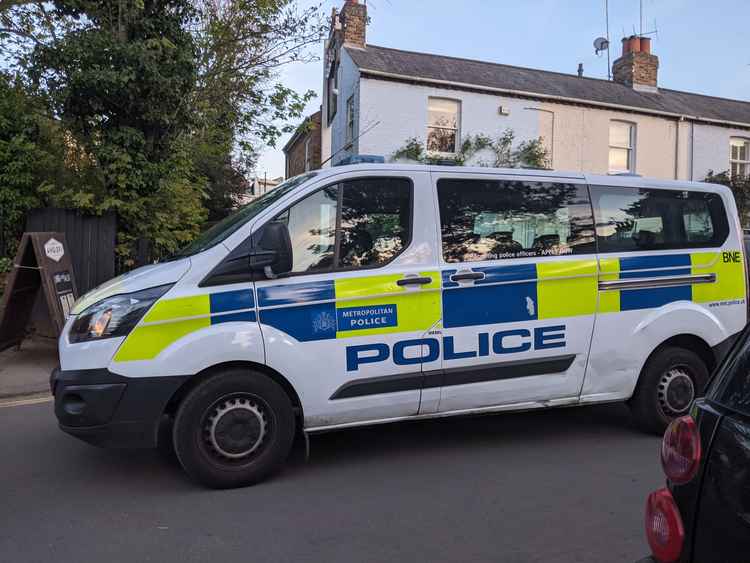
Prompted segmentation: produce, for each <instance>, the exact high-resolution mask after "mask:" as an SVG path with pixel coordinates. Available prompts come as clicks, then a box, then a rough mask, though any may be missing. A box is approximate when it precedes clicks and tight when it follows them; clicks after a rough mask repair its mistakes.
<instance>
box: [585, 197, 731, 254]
mask: <svg viewBox="0 0 750 563" xmlns="http://www.w3.org/2000/svg"><path fill="white" fill-rule="evenodd" d="M591 197H592V203H593V205H594V215H595V218H596V238H597V242H598V244H599V252H634V251H639V250H669V249H677V248H705V247H716V246H721V245H722V244H723V243H724V241H725V240H726V238H727V236H728V235H729V223H728V221H727V217H726V211H725V210H724V203H723V202H722V200H721V197H720V196H719V195H718V194H715V193H708V192H695V191H680V190H661V189H651V188H627V187H606V186H592V187H591Z"/></svg>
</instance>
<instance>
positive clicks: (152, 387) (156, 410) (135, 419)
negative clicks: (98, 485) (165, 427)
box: [50, 369, 187, 448]
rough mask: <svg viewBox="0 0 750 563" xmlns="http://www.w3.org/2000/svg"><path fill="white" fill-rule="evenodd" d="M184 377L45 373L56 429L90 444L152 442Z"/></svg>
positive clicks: (92, 371)
mask: <svg viewBox="0 0 750 563" xmlns="http://www.w3.org/2000/svg"><path fill="white" fill-rule="evenodd" d="M186 379H187V377H182V376H172V377H123V376H121V375H117V374H115V373H112V372H111V371H109V370H108V369H85V370H69V371H62V370H60V369H55V370H53V371H52V374H51V376H50V388H51V391H52V394H53V395H54V396H55V416H57V420H58V422H59V424H60V429H61V430H62V431H63V432H67V433H68V434H71V435H72V436H75V437H76V438H80V439H81V440H84V441H86V442H88V443H90V444H93V445H95V446H102V447H110V448H149V447H155V446H156V441H157V435H158V430H159V423H160V422H161V418H162V415H163V414H164V409H165V407H166V405H167V403H168V402H169V399H171V398H172V396H173V395H174V394H175V392H176V391H177V389H179V387H180V386H181V385H182V384H183V383H184V381H185V380H186Z"/></svg>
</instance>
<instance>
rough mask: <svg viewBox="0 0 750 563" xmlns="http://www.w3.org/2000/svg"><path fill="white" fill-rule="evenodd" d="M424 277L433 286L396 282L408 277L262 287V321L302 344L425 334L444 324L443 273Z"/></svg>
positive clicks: (260, 293)
mask: <svg viewBox="0 0 750 563" xmlns="http://www.w3.org/2000/svg"><path fill="white" fill-rule="evenodd" d="M419 275H420V276H424V277H430V278H432V282H431V283H429V284H426V285H422V286H420V289H419V290H417V291H414V290H411V291H410V290H408V289H407V288H405V287H402V286H399V285H398V284H397V283H396V282H397V281H398V280H400V279H402V278H403V274H390V275H381V276H366V277H356V278H343V279H336V280H327V281H319V282H311V283H299V284H286V285H278V286H267V287H262V288H259V289H258V307H259V309H260V322H261V323H262V324H264V325H269V326H272V327H274V328H276V329H278V330H280V331H283V332H285V333H287V334H288V335H289V336H291V337H292V338H294V339H296V340H298V341H300V342H310V341H315V340H329V339H334V338H351V337H355V336H371V335H377V334H389V333H395V332H415V331H416V332H418V331H426V330H429V329H430V328H431V327H433V326H434V325H435V324H436V323H437V322H439V321H440V313H441V308H440V291H439V290H440V274H439V273H438V272H420V274H419ZM374 319H377V320H378V321H381V322H380V324H378V325H373V324H369V323H368V322H367V321H369V320H374ZM359 320H361V323H360V322H358V321H359Z"/></svg>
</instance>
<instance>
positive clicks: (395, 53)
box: [321, 0, 750, 180]
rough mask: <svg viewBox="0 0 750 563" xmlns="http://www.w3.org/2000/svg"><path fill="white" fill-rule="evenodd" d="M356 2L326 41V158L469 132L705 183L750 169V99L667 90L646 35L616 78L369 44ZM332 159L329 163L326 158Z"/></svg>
mask: <svg viewBox="0 0 750 563" xmlns="http://www.w3.org/2000/svg"><path fill="white" fill-rule="evenodd" d="M366 22H367V7H366V6H365V5H364V4H360V3H359V2H358V1H357V0H347V1H346V2H345V4H344V6H343V8H342V9H341V11H340V12H337V11H336V10H334V11H333V13H332V30H331V34H330V36H329V38H328V41H327V42H326V49H325V62H324V95H323V106H322V119H321V122H322V123H321V126H322V139H321V145H322V147H321V153H322V154H321V156H322V158H321V160H322V161H323V162H324V166H328V165H331V164H336V163H338V162H340V161H341V160H342V159H344V158H346V157H348V156H351V155H361V154H372V155H383V156H385V157H386V159H389V157H390V156H391V155H393V153H394V152H395V151H396V150H398V149H399V148H401V147H403V145H404V143H405V142H406V141H407V139H409V138H417V139H420V140H421V141H422V142H423V143H426V146H427V148H428V149H430V150H432V151H433V152H436V153H441V154H443V153H451V152H452V151H453V150H455V147H456V146H458V145H459V143H460V142H461V139H462V138H466V136H468V135H475V134H479V133H481V134H485V135H489V136H493V137H497V136H498V135H500V134H501V133H502V132H503V131H505V130H506V129H508V128H510V129H512V130H513V131H514V132H515V135H516V140H517V141H522V140H531V139H537V138H540V137H541V138H542V142H543V143H544V145H545V147H546V148H547V151H548V155H549V157H550V160H551V166H552V168H555V169H560V170H578V171H586V172H594V173H605V174H606V173H622V172H631V173H636V174H641V175H644V176H652V177H656V178H665V179H667V178H677V179H689V180H702V179H704V178H705V176H706V174H707V173H708V171H709V170H713V171H714V172H722V171H725V170H730V171H731V172H732V173H734V174H743V175H747V174H748V173H750V103H748V102H743V101H738V100H729V99H724V98H715V97H711V96H704V95H699V94H691V93H687V92H679V91H675V90H668V89H666V88H662V87H661V86H660V85H659V84H658V81H657V74H658V66H659V59H658V58H657V57H656V56H655V55H653V54H651V52H650V40H649V39H648V38H646V37H636V36H634V37H629V38H626V39H623V54H622V56H621V57H620V58H619V59H617V60H616V61H615V62H614V64H613V77H614V79H613V80H612V81H608V80H600V79H594V78H585V77H579V76H576V75H570V74H562V73H557V72H549V71H543V70H536V69H529V68H522V67H515V66H508V65H502V64H496V63H489V62H482V61H474V60H466V59H458V58H453V57H446V56H440V55H431V54H427V53H416V52H409V51H401V50H398V49H391V48H386V47H377V46H374V45H368V44H367V43H366ZM326 161H327V162H326Z"/></svg>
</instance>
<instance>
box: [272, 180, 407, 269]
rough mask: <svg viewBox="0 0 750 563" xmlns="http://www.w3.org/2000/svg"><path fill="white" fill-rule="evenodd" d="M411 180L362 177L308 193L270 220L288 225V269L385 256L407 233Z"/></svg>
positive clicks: (344, 265) (366, 264)
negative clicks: (290, 242) (289, 262)
mask: <svg viewBox="0 0 750 563" xmlns="http://www.w3.org/2000/svg"><path fill="white" fill-rule="evenodd" d="M411 213H412V185H411V181H410V180H407V179H404V178H363V179H356V180H348V181H345V182H342V183H339V184H335V185H333V186H328V187H326V188H323V189H321V190H318V191H316V192H314V193H312V194H310V195H308V196H307V197H306V198H305V199H303V200H302V201H299V202H297V203H295V204H294V205H292V206H291V207H290V208H288V209H287V210H286V211H284V212H283V213H281V214H279V215H278V216H277V217H276V218H275V220H276V221H281V222H283V223H285V224H286V225H287V227H288V228H289V236H290V238H291V240H292V264H293V266H292V271H291V272H290V273H292V274H301V273H321V272H329V271H336V270H349V269H352V268H372V267H377V266H381V265H383V264H386V263H387V262H390V261H391V260H392V259H393V258H395V257H396V256H398V255H399V254H400V253H401V252H402V251H403V250H404V249H405V248H406V247H407V246H408V245H409V241H410V238H411Z"/></svg>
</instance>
